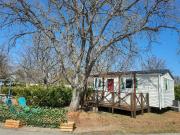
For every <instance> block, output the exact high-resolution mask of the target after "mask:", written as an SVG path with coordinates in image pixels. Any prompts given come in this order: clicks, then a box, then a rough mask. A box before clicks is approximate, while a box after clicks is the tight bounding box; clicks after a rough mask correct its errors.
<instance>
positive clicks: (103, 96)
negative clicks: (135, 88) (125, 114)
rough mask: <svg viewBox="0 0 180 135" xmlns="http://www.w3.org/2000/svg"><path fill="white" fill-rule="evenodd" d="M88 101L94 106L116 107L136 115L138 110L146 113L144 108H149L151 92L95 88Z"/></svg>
mask: <svg viewBox="0 0 180 135" xmlns="http://www.w3.org/2000/svg"><path fill="white" fill-rule="evenodd" d="M86 102H88V103H89V104H91V105H93V106H94V107H99V106H104V107H110V108H112V113H113V112H114V109H115V108H116V109H122V110H127V111H130V112H131V116H132V117H136V111H141V114H143V113H144V109H147V110H148V112H149V111H150V110H149V93H125V92H121V93H119V92H109V91H98V90H94V91H93V92H92V94H91V95H90V96H88V97H87V98H86Z"/></svg>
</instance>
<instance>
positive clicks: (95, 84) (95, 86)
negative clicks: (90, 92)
mask: <svg viewBox="0 0 180 135" xmlns="http://www.w3.org/2000/svg"><path fill="white" fill-rule="evenodd" d="M94 88H97V78H95V82H94Z"/></svg>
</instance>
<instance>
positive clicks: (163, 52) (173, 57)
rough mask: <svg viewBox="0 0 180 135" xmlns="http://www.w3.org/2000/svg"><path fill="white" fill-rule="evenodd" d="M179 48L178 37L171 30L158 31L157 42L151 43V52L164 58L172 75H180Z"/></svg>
mask: <svg viewBox="0 0 180 135" xmlns="http://www.w3.org/2000/svg"><path fill="white" fill-rule="evenodd" d="M178 49H180V44H179V37H178V35H177V33H175V32H172V31H168V30H166V31H163V32H161V33H160V35H159V38H158V43H155V44H153V46H152V54H154V55H155V56H157V57H159V58H162V59H164V60H165V62H166V65H167V68H168V69H170V70H171V72H172V73H173V74H174V75H179V76H180V55H178V54H177V51H178Z"/></svg>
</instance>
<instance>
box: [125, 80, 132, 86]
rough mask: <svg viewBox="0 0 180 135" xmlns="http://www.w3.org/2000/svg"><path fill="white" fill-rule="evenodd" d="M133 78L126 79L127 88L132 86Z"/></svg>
mask: <svg viewBox="0 0 180 135" xmlns="http://www.w3.org/2000/svg"><path fill="white" fill-rule="evenodd" d="M132 85H133V80H132V79H126V88H132Z"/></svg>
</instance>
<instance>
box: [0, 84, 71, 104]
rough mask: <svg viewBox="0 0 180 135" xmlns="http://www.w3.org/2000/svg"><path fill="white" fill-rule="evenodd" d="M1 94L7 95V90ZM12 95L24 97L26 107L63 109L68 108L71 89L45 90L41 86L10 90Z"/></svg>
mask: <svg viewBox="0 0 180 135" xmlns="http://www.w3.org/2000/svg"><path fill="white" fill-rule="evenodd" d="M2 92H3V93H5V94H8V88H7V87H4V88H3V89H2ZM12 95H13V96H15V97H17V98H18V97H21V96H23V97H25V98H26V100H27V104H28V105H32V106H40V107H64V106H68V105H69V104H70V101H71V97H72V89H71V88H67V87H65V86H55V87H53V86H51V87H48V88H47V89H46V88H44V87H42V86H30V87H22V86H16V87H13V88H12Z"/></svg>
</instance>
